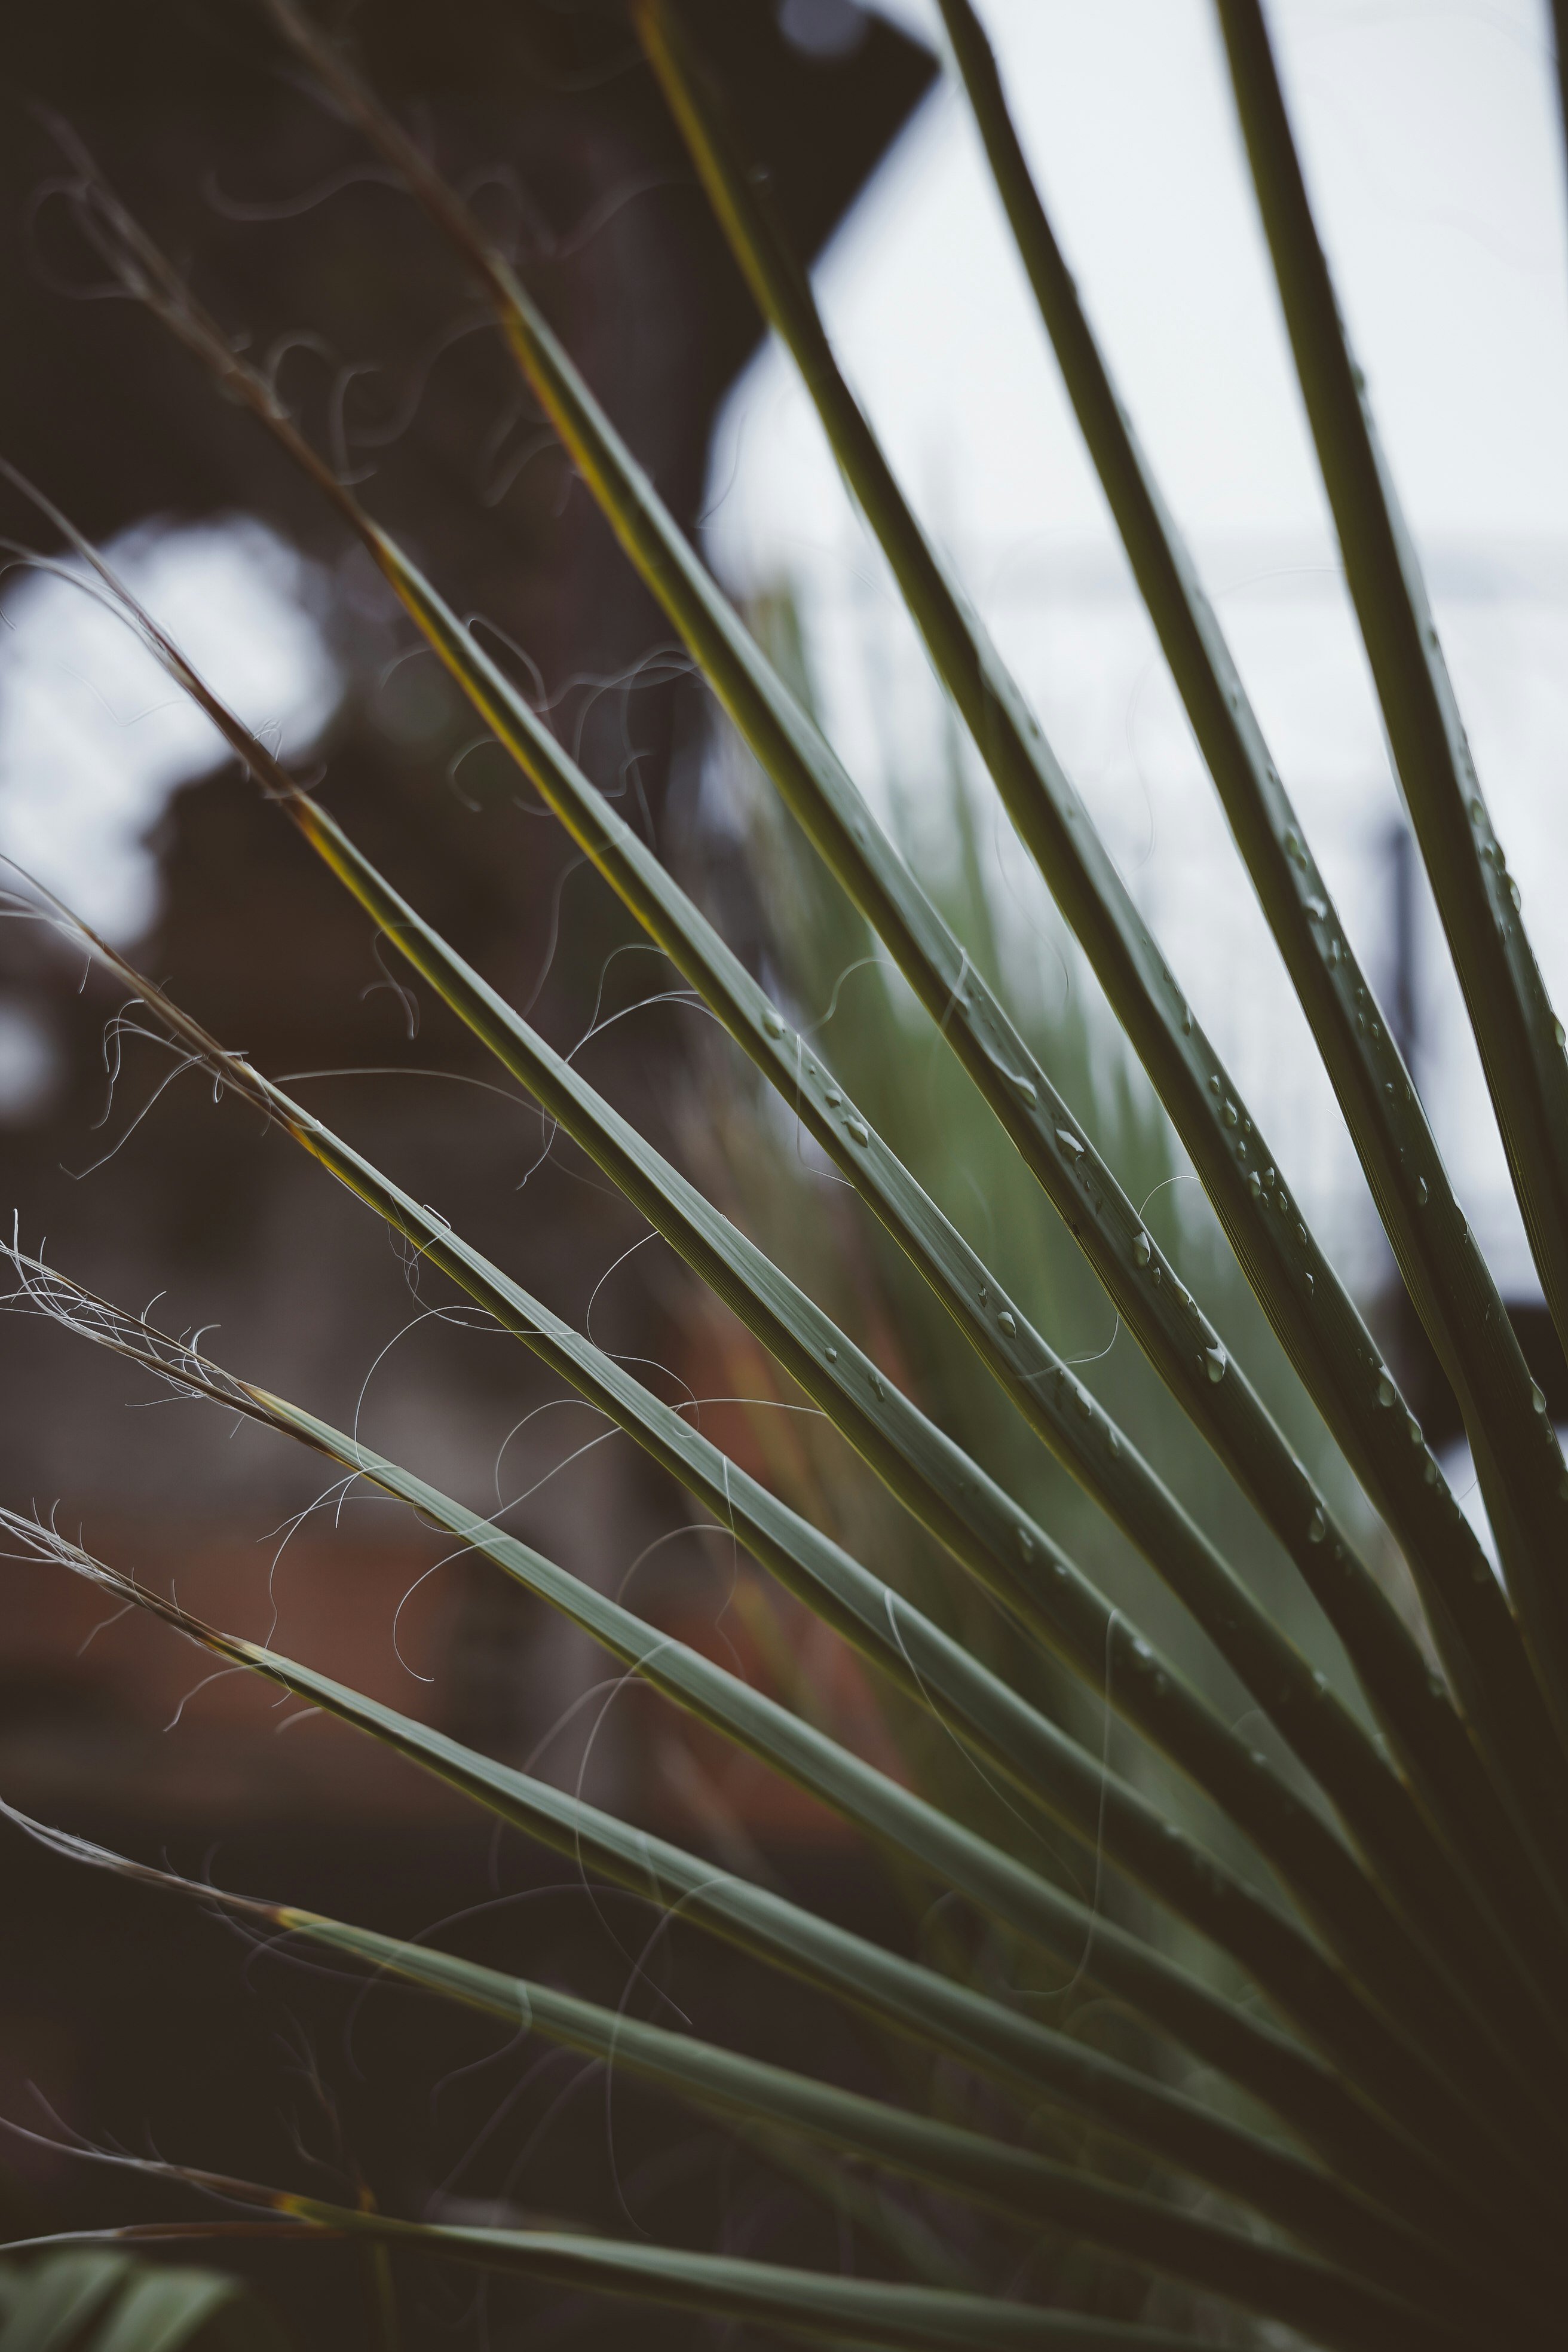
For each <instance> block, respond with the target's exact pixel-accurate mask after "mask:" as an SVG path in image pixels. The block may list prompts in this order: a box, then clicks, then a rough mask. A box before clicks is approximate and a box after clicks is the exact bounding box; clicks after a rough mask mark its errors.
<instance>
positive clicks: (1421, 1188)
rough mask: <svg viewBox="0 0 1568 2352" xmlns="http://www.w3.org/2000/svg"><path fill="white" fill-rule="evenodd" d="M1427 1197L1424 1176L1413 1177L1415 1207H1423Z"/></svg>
mask: <svg viewBox="0 0 1568 2352" xmlns="http://www.w3.org/2000/svg"><path fill="white" fill-rule="evenodd" d="M1428 1198H1429V1195H1428V1193H1427V1191H1426V1177H1425V1176H1417V1178H1416V1179H1415V1205H1416V1207H1417V1208H1418V1209H1424V1208H1425V1207H1426V1202H1427V1200H1428Z"/></svg>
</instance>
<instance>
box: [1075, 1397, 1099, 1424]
mask: <svg viewBox="0 0 1568 2352" xmlns="http://www.w3.org/2000/svg"><path fill="white" fill-rule="evenodd" d="M1072 1401H1073V1402H1074V1404H1076V1405H1077V1407H1078V1409H1079V1412H1081V1413H1082V1415H1083V1417H1084V1419H1085V1421H1088V1420H1089V1419H1091V1418H1092V1416H1093V1412H1094V1399H1093V1398H1092V1397H1091V1396H1090V1395H1089V1391H1088V1390H1087V1389H1075V1390H1074V1391H1073V1400H1072Z"/></svg>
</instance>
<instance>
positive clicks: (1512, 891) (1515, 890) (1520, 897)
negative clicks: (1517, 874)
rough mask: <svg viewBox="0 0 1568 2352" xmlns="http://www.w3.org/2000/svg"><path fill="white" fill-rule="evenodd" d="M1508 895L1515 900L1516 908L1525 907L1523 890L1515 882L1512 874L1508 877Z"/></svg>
mask: <svg viewBox="0 0 1568 2352" xmlns="http://www.w3.org/2000/svg"><path fill="white" fill-rule="evenodd" d="M1508 895H1509V897H1510V898H1511V899H1512V900H1513V903H1514V906H1515V907H1516V908H1519V907H1522V906H1523V904H1524V893H1523V892H1522V890H1521V888H1520V887H1519V884H1518V883H1517V882H1516V881H1515V880H1514V878H1513V876H1512V875H1511V874H1510V876H1509V877H1508Z"/></svg>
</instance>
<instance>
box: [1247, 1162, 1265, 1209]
mask: <svg viewBox="0 0 1568 2352" xmlns="http://www.w3.org/2000/svg"><path fill="white" fill-rule="evenodd" d="M1247 1191H1248V1192H1250V1193H1251V1195H1252V1197H1253V1199H1254V1200H1255V1201H1257V1200H1259V1199H1260V1198H1261V1197H1262V1193H1263V1179H1262V1177H1261V1176H1260V1175H1259V1174H1258V1171H1257V1169H1256V1168H1255V1169H1254V1170H1253V1171H1252V1173H1251V1175H1250V1176H1249V1177H1248V1178H1247Z"/></svg>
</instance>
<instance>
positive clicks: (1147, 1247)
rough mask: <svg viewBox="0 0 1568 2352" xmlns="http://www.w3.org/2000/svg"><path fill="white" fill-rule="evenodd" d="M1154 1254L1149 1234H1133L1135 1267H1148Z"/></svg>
mask: <svg viewBox="0 0 1568 2352" xmlns="http://www.w3.org/2000/svg"><path fill="white" fill-rule="evenodd" d="M1153 1254H1154V1253H1153V1248H1152V1244H1151V1243H1150V1240H1149V1236H1148V1234H1133V1236H1132V1263H1133V1265H1148V1263H1149V1260H1150V1259H1151V1257H1152V1255H1153Z"/></svg>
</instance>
